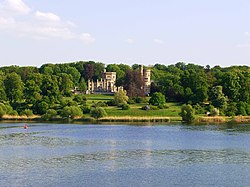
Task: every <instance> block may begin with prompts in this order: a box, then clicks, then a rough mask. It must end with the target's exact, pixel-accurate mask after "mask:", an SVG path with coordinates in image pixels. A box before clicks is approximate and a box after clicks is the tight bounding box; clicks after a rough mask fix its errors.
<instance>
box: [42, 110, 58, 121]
mask: <svg viewBox="0 0 250 187" xmlns="http://www.w3.org/2000/svg"><path fill="white" fill-rule="evenodd" d="M56 115H57V111H56V110H54V109H49V110H47V112H46V113H45V114H44V115H43V116H42V118H43V119H44V120H51V119H52V118H54V117H56Z"/></svg>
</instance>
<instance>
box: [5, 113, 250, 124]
mask: <svg viewBox="0 0 250 187" xmlns="http://www.w3.org/2000/svg"><path fill="white" fill-rule="evenodd" d="M0 121H12V122H13V121H16V122H26V121H29V122H65V121H67V122H72V123H73V122H90V123H96V122H128V123H131V122H151V123H176V122H178V123H181V122H182V121H181V117H167V116H164V117H160V116H150V117H148V116H136V117H135V116H109V117H103V118H100V119H98V120H97V119H94V118H91V117H85V118H75V119H63V118H53V119H51V120H44V119H42V118H41V116H38V115H34V116H30V117H27V116H7V115H5V116H3V117H2V118H0ZM196 123H197V124H204V123H205V124H206V123H216V124H225V123H235V124H240V123H249V124H250V116H234V117H228V116H214V117H207V116H206V117H197V118H196V119H195V122H194V124H196Z"/></svg>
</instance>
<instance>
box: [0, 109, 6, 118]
mask: <svg viewBox="0 0 250 187" xmlns="http://www.w3.org/2000/svg"><path fill="white" fill-rule="evenodd" d="M3 115H5V111H4V109H3V108H2V107H0V118H2V117H3Z"/></svg>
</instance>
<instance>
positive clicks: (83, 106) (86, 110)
mask: <svg viewBox="0 0 250 187" xmlns="http://www.w3.org/2000/svg"><path fill="white" fill-rule="evenodd" d="M80 108H81V109H82V113H83V114H88V113H90V110H91V109H90V107H89V106H86V105H82V106H80Z"/></svg>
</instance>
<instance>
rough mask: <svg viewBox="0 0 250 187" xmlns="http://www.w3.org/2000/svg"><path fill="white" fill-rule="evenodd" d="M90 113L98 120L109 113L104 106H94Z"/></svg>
mask: <svg viewBox="0 0 250 187" xmlns="http://www.w3.org/2000/svg"><path fill="white" fill-rule="evenodd" d="M90 115H91V117H93V118H95V119H97V120H98V119H99V118H102V117H105V116H107V113H106V111H105V110H104V109H103V108H101V107H97V108H93V109H92V110H91V111H90Z"/></svg>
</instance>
